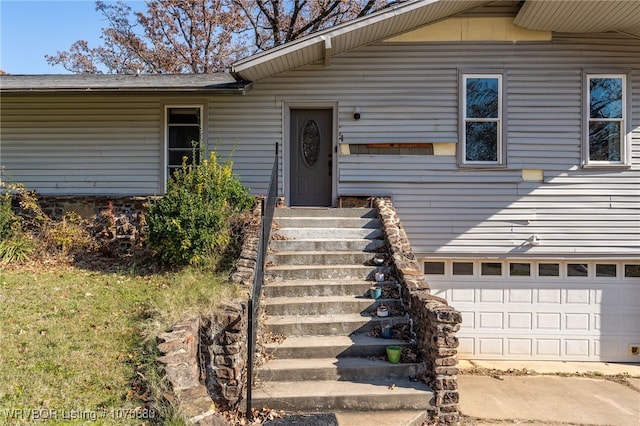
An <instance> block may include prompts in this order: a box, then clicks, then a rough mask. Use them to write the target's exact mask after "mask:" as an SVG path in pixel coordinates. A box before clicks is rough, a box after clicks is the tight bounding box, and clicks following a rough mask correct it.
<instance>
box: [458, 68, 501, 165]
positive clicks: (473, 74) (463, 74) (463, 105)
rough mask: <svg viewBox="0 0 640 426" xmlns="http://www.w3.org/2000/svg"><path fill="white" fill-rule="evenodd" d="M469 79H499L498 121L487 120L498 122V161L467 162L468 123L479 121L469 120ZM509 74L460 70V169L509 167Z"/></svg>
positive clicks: (494, 71)
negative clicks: (507, 91) (507, 129)
mask: <svg viewBox="0 0 640 426" xmlns="http://www.w3.org/2000/svg"><path fill="white" fill-rule="evenodd" d="M469 78H497V79H498V119H497V120H493V119H492V120H487V121H497V123H498V131H497V133H498V134H497V139H498V140H497V144H498V146H497V147H496V153H497V160H496V161H467V160H466V143H467V141H466V123H467V121H478V119H475V120H468V119H467V84H466V82H467V79H469ZM506 80H507V73H506V71H504V70H500V71H496V70H493V71H492V70H483V71H473V70H459V71H458V102H459V108H458V109H459V111H458V135H459V137H458V167H463V168H485V169H486V168H496V167H498V168H505V167H506V166H507V148H506V147H507V144H506V140H507V138H506V126H505V123H506V120H507V98H506V95H505V86H506ZM480 121H481V120H480Z"/></svg>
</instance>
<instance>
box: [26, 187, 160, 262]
mask: <svg viewBox="0 0 640 426" xmlns="http://www.w3.org/2000/svg"><path fill="white" fill-rule="evenodd" d="M158 198H159V197H89V196H86V197H83V196H65V197H54V196H38V204H39V205H40V208H41V209H42V211H43V212H44V213H45V214H46V215H47V216H48V217H50V218H51V219H53V220H60V219H62V217H63V216H65V215H68V214H70V213H73V214H76V215H78V216H80V217H81V218H83V219H87V220H92V221H93V223H92V226H91V230H90V231H91V234H92V236H93V237H94V238H95V239H96V240H98V241H99V242H101V243H109V244H111V245H112V247H113V248H114V249H116V250H118V251H120V252H128V251H130V250H131V249H133V248H136V247H140V246H141V239H142V237H143V236H144V234H145V233H146V232H147V221H146V214H145V213H146V210H147V205H148V203H149V202H150V201H153V200H156V199H158Z"/></svg>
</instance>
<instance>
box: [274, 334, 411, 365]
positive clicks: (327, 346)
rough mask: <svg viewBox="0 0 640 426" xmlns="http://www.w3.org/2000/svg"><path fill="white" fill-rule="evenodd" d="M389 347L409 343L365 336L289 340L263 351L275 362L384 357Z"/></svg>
mask: <svg viewBox="0 0 640 426" xmlns="http://www.w3.org/2000/svg"><path fill="white" fill-rule="evenodd" d="M388 345H395V346H406V345H408V342H406V341H404V340H395V339H379V338H376V337H371V336H368V335H366V334H351V335H348V336H347V335H338V336H289V337H287V339H286V340H285V341H283V342H281V343H267V344H265V348H264V351H265V353H267V354H268V355H271V356H273V357H275V358H276V359H282V358H292V359H305V358H340V357H363V358H367V357H384V354H385V348H386V347H387V346H388Z"/></svg>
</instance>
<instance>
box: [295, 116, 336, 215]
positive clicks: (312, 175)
mask: <svg viewBox="0 0 640 426" xmlns="http://www.w3.org/2000/svg"><path fill="white" fill-rule="evenodd" d="M332 120H333V110H331V109H291V124H290V128H289V132H290V133H289V141H290V142H289V143H290V154H291V155H290V159H291V164H290V170H291V179H290V197H291V201H290V204H291V205H292V206H330V205H331V204H332V199H331V198H332V181H333V178H332V176H331V174H332V170H333V164H332V155H331V154H332V149H333V136H332V135H333V123H332Z"/></svg>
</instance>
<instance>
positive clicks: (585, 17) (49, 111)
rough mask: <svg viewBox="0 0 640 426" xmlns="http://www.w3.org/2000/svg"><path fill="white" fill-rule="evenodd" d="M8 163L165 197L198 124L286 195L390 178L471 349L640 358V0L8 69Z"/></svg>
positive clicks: (51, 189) (107, 188)
mask: <svg viewBox="0 0 640 426" xmlns="http://www.w3.org/2000/svg"><path fill="white" fill-rule="evenodd" d="M0 84H1V86H0V94H1V96H2V99H1V100H2V108H1V114H2V115H1V120H2V121H1V123H2V124H1V133H0V137H1V145H0V162H1V164H2V166H4V167H5V168H6V169H7V171H8V172H9V173H11V175H12V177H13V178H14V179H15V180H18V181H22V182H24V183H26V184H27V186H28V187H30V188H32V189H37V190H38V191H39V192H41V193H42V194H46V195H77V196H80V195H108V196H114V197H115V196H127V195H153V194H161V193H162V192H163V191H164V185H165V181H166V177H167V175H168V173H170V171H171V169H172V167H175V166H177V165H178V164H179V159H180V158H181V157H182V156H183V155H185V154H189V153H190V152H191V146H190V144H189V143H186V142H185V141H189V142H190V141H191V140H192V139H200V140H201V141H203V142H204V144H205V146H206V147H207V149H217V150H218V152H219V153H220V154H221V156H222V157H223V158H224V157H226V156H229V155H231V154H232V153H233V160H234V164H235V170H236V172H237V173H238V174H239V175H240V177H241V179H242V181H243V182H244V183H245V184H246V185H247V186H248V187H250V188H251V189H252V191H253V192H254V193H256V194H258V193H264V192H266V188H267V184H268V178H269V173H270V170H271V165H272V163H273V161H274V155H275V152H276V150H275V149H276V148H275V145H276V143H279V144H281V146H282V149H281V150H280V153H281V156H280V159H279V161H281V164H282V175H281V179H280V184H281V195H282V196H284V199H285V203H286V204H287V205H291V206H309V205H311V206H328V205H335V204H336V200H337V199H338V197H339V196H342V195H389V196H391V197H392V199H393V202H394V205H395V207H396V209H397V211H398V213H399V215H400V217H401V218H402V220H403V225H404V227H405V229H406V231H407V233H408V236H409V238H410V240H411V243H412V246H413V249H414V252H415V253H416V255H417V256H419V259H420V261H421V262H422V263H423V264H424V268H425V274H426V278H427V281H428V282H429V283H430V285H431V288H432V292H433V293H434V294H436V295H440V296H443V297H445V298H446V299H447V300H449V301H450V302H451V304H452V305H453V306H455V307H456V308H457V309H459V310H460V311H461V312H462V313H463V318H464V323H463V326H462V329H461V330H460V332H459V334H458V335H459V338H460V356H461V357H465V356H466V357H471V358H485V359H524V360H527V359H530V360H586V361H591V360H592V361H596V360H599V361H619V362H638V361H640V310H639V309H638V306H639V305H640V2H638V1H605V0H592V1H584V2H579V3H576V2H572V1H550V0H537V1H536V0H525V1H482V0H469V1H454V0H421V1H409V2H406V3H402V4H399V5H396V6H394V7H392V8H389V9H387V10H383V11H381V12H378V13H375V14H373V15H369V16H367V17H364V18H361V19H358V20H355V21H352V22H348V23H345V24H342V25H338V26H335V27H332V28H330V29H327V30H323V31H320V32H318V33H316V34H313V35H311V36H308V37H305V38H303V39H300V40H297V41H294V42H291V43H288V44H286V45H283V46H280V47H278V48H275V49H272V50H270V51H267V52H264V53H261V54H257V55H255V56H252V57H250V58H247V59H245V60H242V61H239V62H237V63H235V64H234V66H233V67H232V70H231V72H230V74H222V75H198V76H162V75H140V76H86V75H80V76H2V78H1V79H0Z"/></svg>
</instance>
